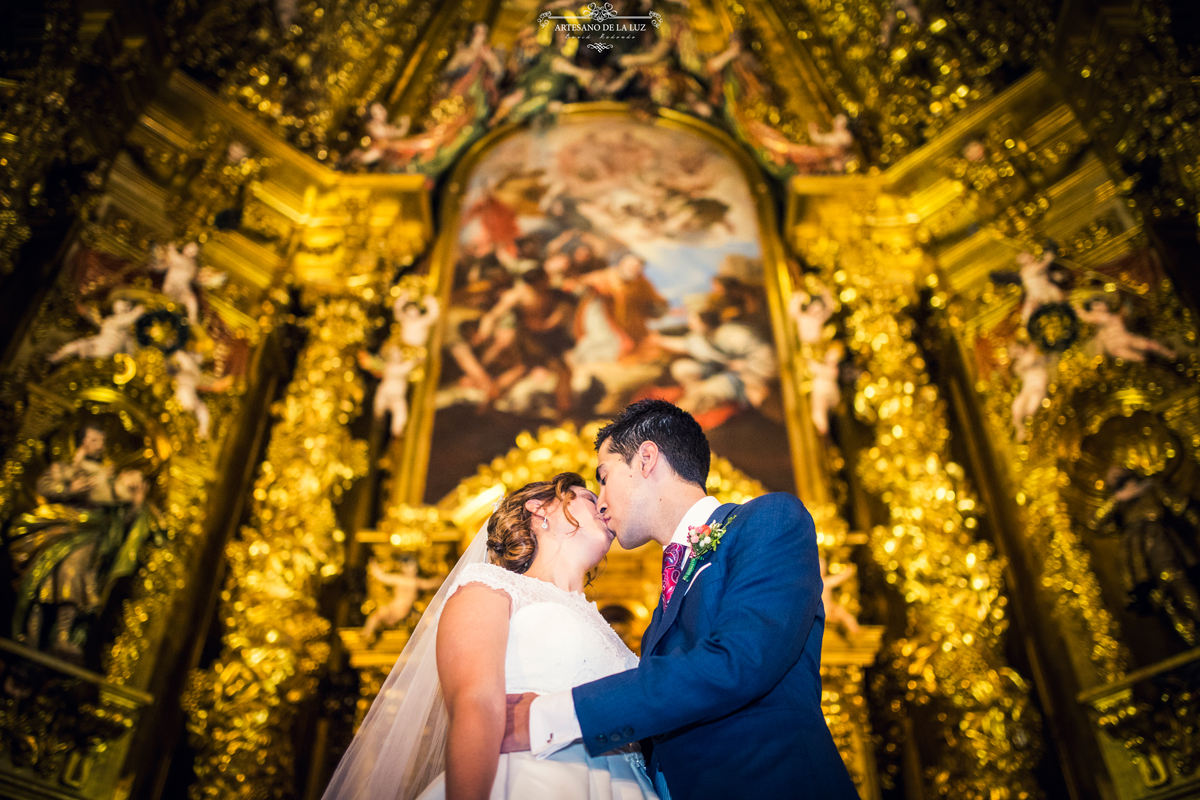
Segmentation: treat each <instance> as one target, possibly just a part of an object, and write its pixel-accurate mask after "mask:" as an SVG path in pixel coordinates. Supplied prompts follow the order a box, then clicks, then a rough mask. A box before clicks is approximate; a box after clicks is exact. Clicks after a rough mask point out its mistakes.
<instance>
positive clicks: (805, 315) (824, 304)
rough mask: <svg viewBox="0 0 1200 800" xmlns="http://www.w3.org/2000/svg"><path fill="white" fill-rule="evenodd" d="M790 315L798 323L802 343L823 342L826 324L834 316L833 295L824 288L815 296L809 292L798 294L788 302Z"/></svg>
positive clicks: (797, 328)
mask: <svg viewBox="0 0 1200 800" xmlns="http://www.w3.org/2000/svg"><path fill="white" fill-rule="evenodd" d="M788 314H789V316H791V318H792V320H793V321H794V322H795V323H796V330H797V331H798V332H799V334H800V342H801V343H802V344H816V343H817V342H819V341H821V332H822V331H823V330H824V328H825V323H826V322H828V321H829V318H830V317H831V316H833V295H832V294H831V293H830V291H829V290H828V289H824V288H823V289H822V290H821V293H820V294H819V295H815V296H814V295H810V294H809V293H808V292H796V293H795V294H793V295H792V299H791V300H790V301H789V302H788Z"/></svg>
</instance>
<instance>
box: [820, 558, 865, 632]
mask: <svg viewBox="0 0 1200 800" xmlns="http://www.w3.org/2000/svg"><path fill="white" fill-rule="evenodd" d="M818 560H819V561H820V564H821V584H822V587H821V602H822V603H824V604H825V624H826V626H830V625H837V624H839V623H840V624H841V625H843V626H845V628H846V633H848V634H850V635H851V636H854V635H855V634H857V633H858V630H859V626H858V620H857V619H855V618H854V615H853V614H851V613H850V612H849V611H847V610H846V607H845V606H843V605H842V604H841V603H839V602H838V601H837V600H834V599H833V590H834V589H835V588H837V587H838V586H841V585H842V584H843V583H845V582H846V581H848V580H850V578H851V577H853V576H854V573H855V572H857V571H858V568H857V567H855V566H854V565H853V564H847V565H846V567H845V569H843V570H842V571H841V572H839V573H837V574H836V575H830V574H829V565H828V564H827V563H826V561H825V559H824V558H821V559H818Z"/></svg>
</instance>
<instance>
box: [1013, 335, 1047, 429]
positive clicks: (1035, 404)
mask: <svg viewBox="0 0 1200 800" xmlns="http://www.w3.org/2000/svg"><path fill="white" fill-rule="evenodd" d="M1009 350H1010V351H1011V352H1012V355H1013V358H1012V371H1013V374H1014V375H1016V376H1017V377H1018V378H1020V379H1021V391H1020V392H1018V393H1017V396H1016V397H1015V398H1013V404H1012V422H1013V428H1015V429H1016V431H1017V441H1018V442H1023V441H1025V437H1026V436H1027V435H1028V431H1027V430H1026V428H1025V420H1026V419H1027V418H1028V417H1030V416H1032V415H1033V414H1036V413H1037V410H1038V409H1039V408H1041V407H1042V401H1043V400H1045V399H1046V397H1047V396H1048V395H1049V387H1050V358H1049V357H1048V356H1046V355H1045V354H1044V353H1042V352H1041V351H1039V350H1038V349H1037V348H1036V347H1034V346H1033V345H1031V344H1024V345H1022V344H1017V345H1013V346H1012V347H1010V348H1009Z"/></svg>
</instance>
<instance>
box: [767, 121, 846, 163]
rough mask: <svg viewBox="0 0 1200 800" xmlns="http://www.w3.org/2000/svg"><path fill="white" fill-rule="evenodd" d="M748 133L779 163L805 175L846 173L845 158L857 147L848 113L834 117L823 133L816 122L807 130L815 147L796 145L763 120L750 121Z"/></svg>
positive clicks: (811, 145) (812, 145)
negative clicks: (830, 127) (853, 147)
mask: <svg viewBox="0 0 1200 800" xmlns="http://www.w3.org/2000/svg"><path fill="white" fill-rule="evenodd" d="M746 131H747V133H748V134H749V135H750V138H751V140H752V141H753V142H754V143H756V144H758V145H760V146H762V147H763V148H764V149H765V150H766V151H767V152H768V153H769V154H770V157H771V160H772V161H774V162H775V163H776V164H780V165H785V164H792V165H793V166H795V168H796V170H797V171H798V172H800V173H801V174H803V175H813V174H820V173H828V172H845V171H846V159H847V156H848V155H849V153H850V148H851V147H852V146H853V145H854V134H852V133H850V120H849V118H848V117H847V116H846V115H845V114H838V115H837V116H836V117H834V118H833V128H832V129H831V130H830V131H829V132H827V133H826V132H823V131H821V130H820V129H819V128H817V126H816V124H815V123H810V124H809V127H808V133H809V138H810V140H811V141H812V144H796V143H795V142H793V141H791V140H790V139H788V138H787V137H786V136H784V135H783V134H782V133H780V132H779V131H777V130H776V129H775V128H773V127H771V126H770V125H768V124H767V123H765V122H763V121H761V120H748V121H747V122H746Z"/></svg>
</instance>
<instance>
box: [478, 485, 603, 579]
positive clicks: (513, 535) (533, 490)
mask: <svg viewBox="0 0 1200 800" xmlns="http://www.w3.org/2000/svg"><path fill="white" fill-rule="evenodd" d="M576 488H579V489H585V488H587V483H586V482H585V481H584V480H583V477H582V476H581V475H578V474H576V473H574V472H560V473H559V474H558V475H555V476H554V477H553V478H551V479H550V480H548V481H534V482H533V483H528V484H526V485H524V486H522V487H521V488H520V489H517V490H516V491H515V492H513V493H512V494H510V495H508V496H507V497H505V498H504V499H503V500H501V501H500V505H499V506H497V507H496V511H495V513H493V514H492V517H491V519H489V520H488V524H487V537H488V538H487V547H488V551H489V552H490V553H491V555H492V563H493V564H496V565H497V566H500V567H504V568H505V569H506V570H509V571H510V572H516V573H517V574H521V573H523V572H525V571H526V570H527V569H529V565H530V564H532V563H533V559H534V557H535V556H536V555H537V537H536V536H534V533H533V513H532V512H531V511H530V510H529V509H527V508H526V507H525V504H526V503H528V502H529V501H530V500H540V501H541V502H542V503H543V505H544V506H548V505H550V503H552V502H553V501H555V500H557V501H558V502H559V503H561V504H562V509H563V516H565V517H566V518H567V522H569V523H571V524H572V525H574V526H575V527H576V528H578V527H579V521H578V520H576V519H575V518H574V517H573V516H571V510H570V509H569V508H567V505H568V504H569V503H570V502H571V501H572V500H574V499H575V489H576Z"/></svg>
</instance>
